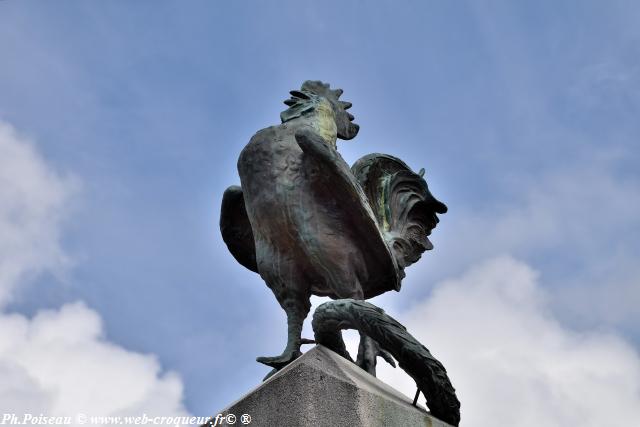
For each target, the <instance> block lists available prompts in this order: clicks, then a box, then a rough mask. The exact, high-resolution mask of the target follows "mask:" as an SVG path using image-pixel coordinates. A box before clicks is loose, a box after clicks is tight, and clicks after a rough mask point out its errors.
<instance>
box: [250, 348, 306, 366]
mask: <svg viewBox="0 0 640 427" xmlns="http://www.w3.org/2000/svg"><path fill="white" fill-rule="evenodd" d="M300 356H302V353H301V352H300V351H287V352H284V353H282V354H281V355H280V356H275V357H258V358H256V361H257V362H259V363H262V364H263V365H267V366H271V367H272V368H275V369H278V370H279V369H282V368H284V367H285V366H287V365H288V364H289V363H291V362H293V361H294V360H296V359H297V358H298V357H300Z"/></svg>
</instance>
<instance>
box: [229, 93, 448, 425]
mask: <svg viewBox="0 0 640 427" xmlns="http://www.w3.org/2000/svg"><path fill="white" fill-rule="evenodd" d="M341 95H342V90H341V89H331V88H330V86H329V85H328V84H326V83H322V82H320V81H306V82H304V83H303V84H302V87H301V88H300V90H294V91H291V97H290V98H289V99H287V100H286V101H284V103H285V104H286V105H287V107H288V108H287V109H286V110H285V111H283V112H282V113H281V114H280V118H281V121H282V123H281V124H280V125H277V126H271V127H269V128H266V129H262V130H259V131H258V132H257V133H256V134H255V135H254V136H253V137H252V138H251V140H250V141H249V143H248V144H247V145H246V147H245V148H244V149H243V150H242V152H241V153H240V157H239V159H238V173H239V175H240V183H241V186H232V187H229V188H228V189H227V190H226V191H225V193H224V196H223V199H222V208H221V215H220V229H221V232H222V237H223V239H224V241H225V243H226V245H227V247H228V248H229V251H230V252H231V254H232V255H233V256H234V258H235V259H236V260H237V261H238V262H239V263H240V264H242V265H243V266H245V267H246V268H248V269H249V270H251V271H254V272H256V273H258V274H259V275H260V277H261V278H262V279H263V280H264V281H265V283H266V285H267V286H268V287H269V288H270V289H271V291H272V292H273V294H274V296H275V299H276V300H277V302H278V303H279V304H280V306H281V307H282V309H283V310H284V311H285V313H286V316H287V342H286V345H285V346H284V350H283V351H282V354H280V355H276V356H263V357H258V358H257V361H258V362H260V363H263V364H265V365H268V366H270V367H271V368H272V371H271V372H270V373H269V375H267V377H266V378H265V381H264V382H263V383H262V384H261V385H260V386H258V387H257V388H256V389H254V390H253V391H251V392H249V393H248V394H247V395H245V396H244V397H243V398H241V399H240V400H238V401H236V402H235V403H232V404H231V405H230V406H229V407H227V408H226V409H224V410H223V411H222V412H221V414H222V415H223V416H224V415H225V414H235V415H234V416H236V417H240V414H250V417H251V425H253V426H262V425H264V426H307V425H309V426H315V425H319V426H324V425H327V426H407V427H410V426H425V425H426V426H449V425H451V426H458V425H459V422H460V402H459V401H458V399H457V397H456V394H455V390H454V388H453V386H452V385H451V382H450V381H449V378H448V376H447V372H446V370H445V368H444V366H443V365H442V364H441V363H440V362H439V361H438V360H436V359H435V358H434V357H433V356H432V355H431V353H430V352H429V350H427V348H426V347H425V346H424V345H422V344H421V343H420V342H418V341H417V340H416V339H415V338H414V337H413V336H412V335H411V334H410V333H409V331H407V330H406V328H405V327H404V326H402V325H401V324H400V323H399V322H397V321H396V320H395V319H393V318H391V317H390V316H388V315H387V314H385V312H384V311H383V310H382V309H380V308H378V307H376V306H374V305H373V304H371V303H369V302H367V301H366V300H367V299H369V298H372V297H375V296H377V295H380V294H382V293H384V292H387V291H391V290H393V291H399V290H400V287H401V283H402V279H403V278H404V277H405V268H406V267H408V266H410V265H411V264H413V263H415V262H416V261H418V260H419V259H420V257H421V255H422V253H423V252H425V251H427V250H430V249H432V248H433V245H432V244H431V242H430V240H429V235H430V234H431V232H432V230H433V229H434V228H435V227H436V224H437V223H438V221H439V219H438V214H444V213H446V212H447V207H446V206H445V204H443V203H442V202H440V201H439V200H437V199H436V198H435V197H434V196H433V195H432V194H431V192H430V191H429V188H428V186H427V182H426V180H425V178H424V170H420V171H419V172H418V173H416V172H414V171H413V170H411V168H410V167H409V166H407V164H405V163H404V162H403V161H402V160H400V159H398V158H396V157H394V156H391V155H387V154H379V153H374V154H369V155H366V156H364V157H363V158H361V159H359V160H358V161H356V162H355V163H354V164H353V166H351V167H349V165H347V163H346V162H345V161H344V159H343V158H342V157H341V156H340V154H339V153H338V151H337V146H336V141H337V139H343V140H350V139H352V138H354V137H355V136H356V135H357V133H358V130H359V127H358V125H357V124H355V123H354V122H353V120H354V117H353V116H352V115H351V114H350V113H348V112H347V110H348V109H349V108H350V107H351V103H349V102H345V101H341V100H340V96H341ZM311 295H318V296H328V297H330V298H331V299H332V300H333V301H329V302H326V303H324V304H322V305H320V306H319V307H318V308H317V309H316V311H315V313H313V320H312V326H313V332H314V339H313V340H311V339H304V338H302V336H301V332H302V325H303V322H304V320H305V318H306V317H307V315H308V314H309V311H310V307H311V304H310V297H311ZM274 326H275V325H274ZM343 329H356V330H358V332H359V333H360V345H359V348H358V354H357V357H356V360H355V361H354V360H353V359H352V358H351V356H350V354H349V353H348V352H347V350H346V347H345V344H344V341H343V339H342V334H341V331H342V330H343ZM313 343H315V344H316V347H314V348H313V349H311V350H309V351H307V352H306V353H304V354H303V353H302V352H301V351H300V348H301V345H303V344H313ZM378 357H382V358H383V359H384V360H386V361H387V362H389V363H391V364H393V365H394V366H395V361H397V362H398V365H399V366H400V368H402V369H403V370H404V371H405V372H406V373H407V374H408V375H410V376H411V377H412V378H413V379H414V380H415V382H416V386H417V389H418V391H417V392H416V399H415V400H414V402H413V403H412V402H411V401H410V400H408V399H407V398H406V397H404V395H402V394H401V393H399V392H397V391H396V390H394V389H392V388H391V387H389V386H387V385H386V384H384V383H383V382H382V381H380V380H378V379H377V378H375V374H376V361H377V358H378ZM420 393H422V394H423V395H424V396H425V398H426V404H427V407H428V408H429V412H427V411H424V410H423V409H422V408H419V407H417V406H416V401H417V399H418V396H419V394H420ZM244 421H246V420H243V424H245V423H244ZM234 422H235V419H234ZM238 424H240V421H238Z"/></svg>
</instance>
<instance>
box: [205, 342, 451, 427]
mask: <svg viewBox="0 0 640 427" xmlns="http://www.w3.org/2000/svg"><path fill="white" fill-rule="evenodd" d="M220 413H221V414H222V415H223V416H228V415H229V414H233V415H234V416H235V423H234V424H235V425H244V424H243V422H242V421H245V422H246V417H245V419H244V420H243V419H242V418H241V417H242V415H243V414H248V415H250V417H251V423H250V424H248V425H251V426H255V427H259V426H265V427H266V426H269V427H273V426H283V427H290V426H291V427H297V426H349V427H357V426H367V427H378V426H380V427H382V426H385V427H396V426H398V427H412V426H421V427H425V426H428V427H451V426H450V425H449V424H446V423H444V422H442V421H440V420H438V419H436V418H434V417H432V416H431V415H429V413H428V412H427V411H425V410H424V409H423V408H420V407H414V406H413V405H412V404H411V401H410V400H409V399H408V398H407V397H406V396H405V395H403V394H402V393H400V392H398V391H397V390H395V389H393V388H391V387H389V386H388V385H386V384H385V383H383V382H382V381H380V380H379V379H377V378H376V377H374V376H372V375H370V374H368V373H367V372H365V371H364V370H362V369H360V368H359V367H358V366H356V365H355V364H353V363H351V362H349V361H347V360H345V359H343V358H342V357H340V356H339V355H337V354H336V353H334V352H332V351H331V350H329V349H327V348H325V347H322V346H316V347H314V348H313V349H311V350H309V351H308V352H306V353H305V354H304V355H302V356H301V357H300V358H298V359H297V360H295V361H294V362H293V363H291V364H289V365H288V366H287V367H285V368H284V369H282V370H281V371H280V372H278V373H277V374H276V375H274V376H272V377H271V378H269V379H268V380H267V381H265V382H263V383H262V384H260V385H259V386H258V387H256V388H255V389H254V390H252V391H250V392H249V393H247V394H246V395H245V396H243V397H242V398H241V399H239V400H238V401H236V402H235V403H232V404H231V405H230V406H229V407H227V408H226V409H224V410H223V411H221V412H220ZM220 421H221V419H220V420H219V422H218V425H229V423H228V422H226V421H229V418H228V417H227V418H225V422H223V423H221V422H220ZM231 421H234V418H233V417H231Z"/></svg>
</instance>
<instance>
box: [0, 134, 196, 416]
mask: <svg viewBox="0 0 640 427" xmlns="http://www.w3.org/2000/svg"><path fill="white" fill-rule="evenodd" d="M76 188H77V180H74V179H70V178H65V177H63V176H61V175H60V174H58V173H56V172H55V171H53V170H52V169H51V168H50V167H49V166H48V165H47V164H46V162H45V161H44V160H43V159H42V158H41V157H40V156H39V154H38V152H37V151H36V150H35V148H34V146H33V145H32V144H30V143H29V142H28V141H26V140H25V139H24V138H23V137H21V136H20V135H18V134H17V133H16V132H15V130H14V129H13V128H12V127H11V126H10V125H8V124H6V123H2V122H0V309H1V308H2V307H6V304H7V302H9V301H10V300H11V297H12V295H13V294H14V293H15V291H16V290H17V289H18V288H19V287H20V286H23V285H24V284H25V283H27V282H28V279H29V278H31V277H33V276H35V275H37V274H39V273H42V272H44V271H53V272H56V271H60V270H61V269H64V268H65V266H66V265H67V264H68V261H67V257H66V256H65V254H64V251H63V250H62V248H61V246H60V243H59V239H60V232H61V230H60V225H61V220H62V219H63V218H64V216H65V214H66V213H67V206H68V204H69V202H70V196H71V195H72V194H73V193H74V192H75V190H76ZM0 378H2V381H0V402H2V410H3V411H4V412H10V413H16V414H24V413H33V414H35V415H39V414H41V413H42V414H45V415H69V416H75V415H76V414H78V413H84V414H88V415H97V416H109V415H125V414H129V415H142V414H143V413H147V414H149V415H159V416H182V415H187V412H186V410H185V408H184V407H183V404H182V400H183V396H182V392H183V389H182V381H181V379H180V378H179V376H178V375H177V374H176V373H173V372H163V371H162V370H161V368H160V365H159V363H158V361H157V360H156V358H155V357H154V356H153V355H144V354H139V353H135V352H132V351H128V350H126V349H124V348H122V347H119V346H118V345H116V344H114V343H111V342H109V341H108V340H106V339H105V337H104V330H103V327H102V321H101V318H100V315H99V314H98V313H97V312H95V311H94V310H92V309H90V308H89V307H87V306H86V305H85V304H84V303H82V302H76V303H72V304H66V305H64V306H62V307H61V308H59V309H57V310H41V311H39V312H38V313H37V314H36V315H35V316H34V317H33V318H27V317H25V316H23V315H21V314H18V313H7V312H4V313H0Z"/></svg>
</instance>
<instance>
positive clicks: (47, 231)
mask: <svg viewBox="0 0 640 427" xmlns="http://www.w3.org/2000/svg"><path fill="white" fill-rule="evenodd" d="M76 188H77V180H74V179H72V178H69V177H63V176H61V175H59V174H57V173H55V172H54V171H52V170H51V169H50V168H49V167H48V166H47V165H46V164H45V162H44V161H43V159H42V158H41V157H40V156H39V155H38V153H37V152H36V151H35V149H34V147H33V146H32V145H31V144H30V142H29V141H27V140H26V139H25V138H23V137H21V136H19V135H17V133H16V131H15V130H14V129H13V128H12V127H11V126H10V125H8V124H7V123H4V122H2V121H0V307H2V306H3V305H5V304H6V303H7V302H8V301H9V300H10V298H11V294H12V290H13V288H14V287H15V286H17V284H18V283H21V282H24V279H26V278H28V277H29V276H33V275H36V274H38V273H40V272H43V271H45V270H48V271H53V272H58V271H60V270H61V269H62V268H64V267H65V265H66V264H67V263H68V260H67V258H66V257H65V255H64V252H63V251H62V250H61V248H60V245H59V233H60V229H59V226H58V225H59V223H60V221H61V219H62V217H63V216H64V214H65V212H66V210H65V205H66V204H67V203H69V199H70V196H71V194H73V193H74V192H75V190H76Z"/></svg>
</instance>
